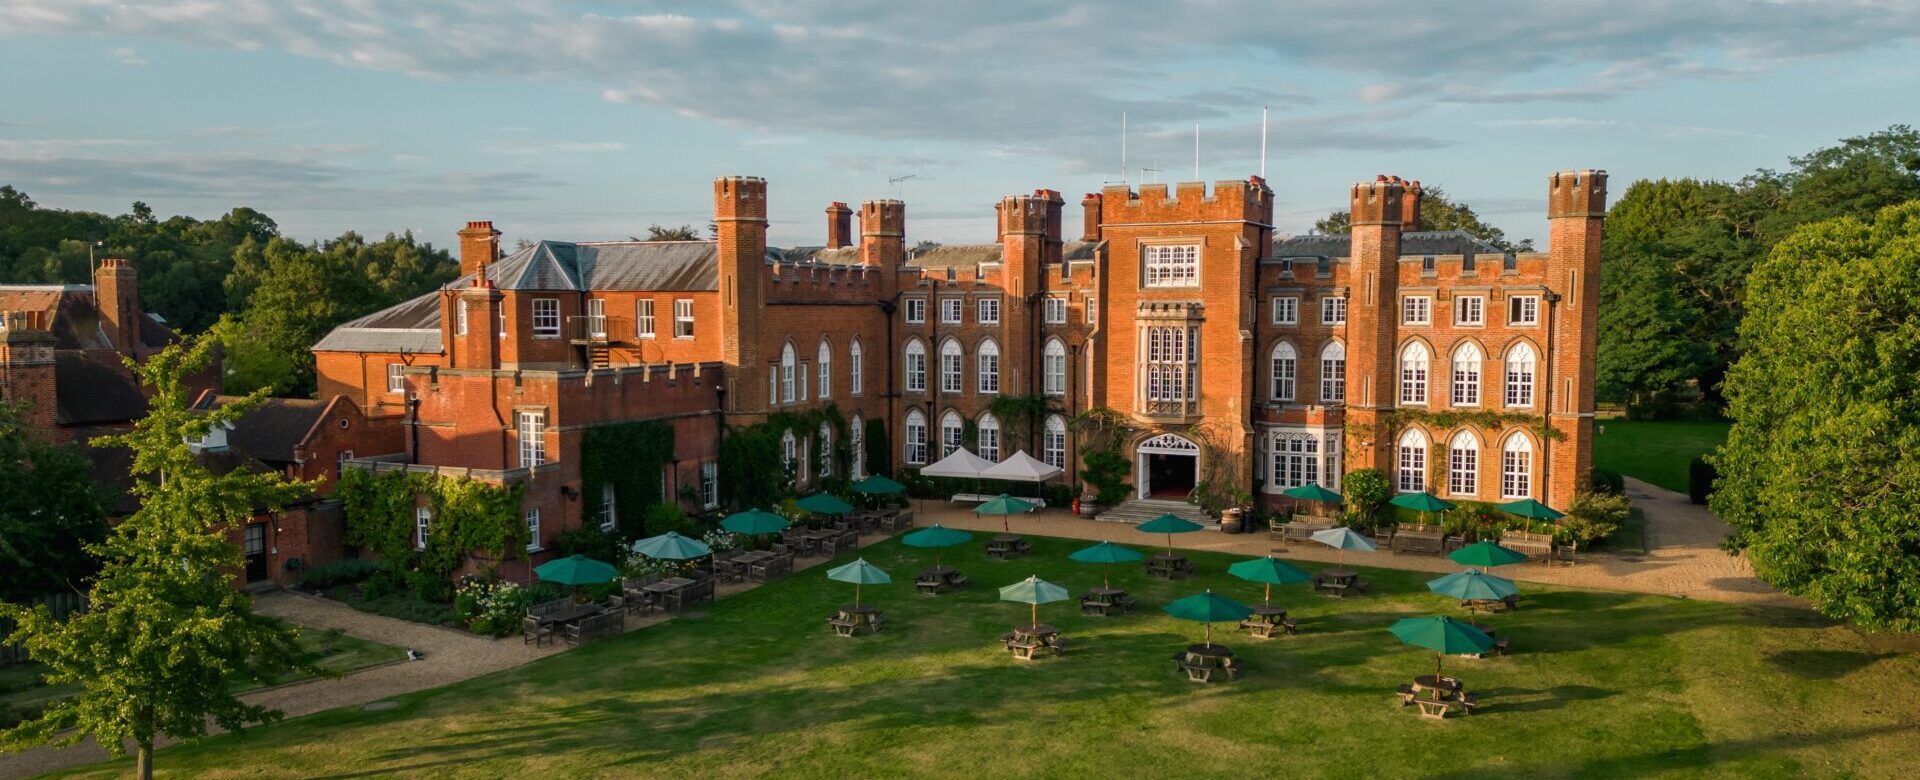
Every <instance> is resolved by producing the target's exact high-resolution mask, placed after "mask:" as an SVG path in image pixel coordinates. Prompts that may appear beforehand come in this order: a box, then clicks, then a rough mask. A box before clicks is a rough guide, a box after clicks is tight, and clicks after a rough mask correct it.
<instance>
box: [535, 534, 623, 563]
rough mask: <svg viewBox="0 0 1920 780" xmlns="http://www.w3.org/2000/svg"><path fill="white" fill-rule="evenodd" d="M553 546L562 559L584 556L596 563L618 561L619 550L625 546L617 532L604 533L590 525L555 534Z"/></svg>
mask: <svg viewBox="0 0 1920 780" xmlns="http://www.w3.org/2000/svg"><path fill="white" fill-rule="evenodd" d="M553 546H554V549H555V550H556V551H558V552H559V553H560V557H562V558H564V557H567V556H569V555H585V556H587V557H588V558H592V559H594V560H597V561H608V562H612V561H617V560H620V553H621V550H622V549H623V548H624V547H625V546H626V545H624V544H622V543H621V538H620V534H619V533H618V532H616V531H605V530H601V528H600V527H599V526H597V525H590V526H581V527H579V528H569V529H567V530H565V531H561V532H560V533H558V534H555V535H554V537H553Z"/></svg>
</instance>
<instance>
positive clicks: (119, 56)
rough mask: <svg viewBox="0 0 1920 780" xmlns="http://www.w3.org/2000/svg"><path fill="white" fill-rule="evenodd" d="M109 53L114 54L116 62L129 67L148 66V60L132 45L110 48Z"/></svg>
mask: <svg viewBox="0 0 1920 780" xmlns="http://www.w3.org/2000/svg"><path fill="white" fill-rule="evenodd" d="M107 53H108V54H110V55H113V59H114V61H115V62H118V63H120V64H122V65H126V66H128V67H134V68H144V67H146V66H147V61H146V60H145V59H143V58H142V57H141V56H140V52H139V51H137V50H135V49H133V48H130V47H122V48H118V49H111V50H108V52H107Z"/></svg>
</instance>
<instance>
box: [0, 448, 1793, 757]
mask: <svg viewBox="0 0 1920 780" xmlns="http://www.w3.org/2000/svg"><path fill="white" fill-rule="evenodd" d="M1626 487H1627V495H1628V496H1629V497H1631V498H1632V499H1633V502H1634V505H1635V506H1638V507H1640V509H1641V511H1642V512H1644V513H1645V515H1646V519H1647V548H1648V550H1647V554H1646V555H1636V556H1626V555H1610V554H1591V555H1582V556H1581V559H1580V562H1579V563H1578V564H1576V565H1573V566H1543V565H1537V564H1522V565H1519V566H1508V567H1504V568H1502V569H1501V570H1500V575H1501V576H1503V577H1508V578H1511V579H1515V580H1520V581H1523V582H1539V583H1546V584H1552V585H1571V586H1577V587H1588V588H1604V589H1609V590H1624V591H1632V592H1639V593H1657V594H1662V595H1670V596H1682V597H1687V598H1698V599H1706V600H1709V601H1721V602H1728V603H1735V604H1763V605H1770V606H1788V607H1800V608H1804V607H1805V606H1806V603H1805V602H1803V601H1801V600H1799V599H1795V598H1792V597H1789V596H1786V595H1783V594H1781V593H1779V592H1778V591H1775V590H1774V589H1773V588H1771V587H1769V586H1768V585H1767V584H1766V583H1763V582H1761V581H1760V580H1759V579H1756V578H1755V577H1754V576H1753V569H1752V567H1750V566H1748V565H1747V562H1746V560H1745V559H1743V558H1738V557H1734V556H1731V555H1728V554H1726V553H1725V552H1722V551H1721V550H1720V547H1719V544H1720V540H1721V539H1722V538H1724V537H1725V536H1726V534H1727V526H1726V524H1725V523H1723V522H1721V520H1720V518H1718V517H1715V516H1714V515H1713V514H1712V513H1711V512H1708V511H1707V510H1706V508H1705V507H1700V506H1695V505H1693V504H1691V503H1688V502H1687V497H1686V496H1685V495H1682V494H1679V493H1675V492H1673V491H1671V490H1667V489H1665V488H1661V487H1658V486H1655V485H1650V484H1647V483H1645V482H1641V481H1639V480H1636V479H1632V478H1628V479H1627V481H1626ZM915 510H916V513H917V514H918V516H919V521H918V523H917V525H922V526H924V525H928V524H931V523H940V524H942V525H946V526H948V527H951V528H966V529H971V530H977V531H999V530H1000V528H1001V520H1000V519H999V518H980V517H976V516H974V514H973V513H972V512H971V511H968V509H967V508H965V507H957V506H952V505H948V504H944V503H940V502H934V501H916V502H915ZM1009 523H1010V525H1011V526H1012V529H1013V531H1014V533H1023V534H1034V535H1045V536H1062V537H1067V538H1076V539H1088V540H1099V539H1109V540H1113V541H1117V542H1125V543H1129V544H1146V543H1149V542H1151V543H1155V544H1159V543H1164V541H1165V539H1166V537H1164V536H1159V537H1154V538H1153V539H1148V538H1147V537H1146V536H1144V535H1142V534H1139V533H1138V532H1135V531H1134V530H1133V528H1132V527H1131V526H1129V525H1125V524H1121V523H1106V522H1100V521H1096V520H1084V519H1081V518H1079V517H1074V516H1070V515H1068V514H1067V513H1066V512H1063V511H1058V510H1050V511H1046V512H1041V513H1038V514H1034V515H1025V516H1020V517H1014V518H1010V519H1009ZM884 538H885V537H882V536H868V537H865V538H863V539H861V544H862V546H865V545H869V544H873V543H874V542H878V541H881V540H883V539H884ZM1173 540H1174V546H1175V547H1178V548H1182V549H1188V550H1203V551H1210V552H1227V553H1233V554H1239V555H1250V556H1251V555H1266V554H1268V553H1274V554H1277V555H1281V556H1284V557H1287V558H1293V559H1297V560H1307V561H1317V562H1327V563H1331V562H1333V561H1335V560H1338V554H1337V553H1336V552H1335V551H1334V550H1331V549H1328V548H1325V547H1322V546H1320V545H1318V544H1314V543H1311V542H1309V543H1305V544H1299V543H1294V544H1286V545H1281V544H1279V543H1276V542H1273V541H1271V540H1269V539H1268V538H1267V535H1266V534H1264V533H1259V534H1238V535H1229V534H1221V533H1213V532H1202V533H1193V534H1181V535H1176V536H1174V537H1173ZM1346 560H1347V561H1348V562H1351V563H1354V564H1358V565H1362V566H1378V567H1381V568H1390V569H1408V570H1413V571H1431V572H1453V571H1458V570H1459V569H1460V567H1459V565H1458V564H1455V563H1453V562H1451V561H1448V560H1446V559H1444V558H1440V557H1437V556H1430V555H1395V554H1392V553H1387V552H1375V553H1347V554H1346ZM822 563H825V561H824V560H823V559H819V558H810V559H808V560H807V561H805V562H800V563H797V564H796V565H795V566H794V570H795V571H796V572H798V571H804V570H807V569H811V568H813V567H815V566H819V565H820V564H822ZM757 586H758V583H744V584H726V583H723V584H721V585H720V587H719V589H718V595H719V597H720V598H725V597H727V596H730V595H733V594H735V593H738V592H740V591H743V590H747V589H749V588H753V587H757ZM255 609H256V610H257V611H259V612H260V613H261V614H265V615H272V616H274V617H278V618H281V619H283V620H286V621H288V622H290V623H294V624H296V625H300V626H306V627H310V628H319V629H328V628H337V629H339V630H341V631H342V632H345V633H347V634H350V635H353V636H356V637H359V638H362V639H368V640H372V641H375V642H383V643H386V644H390V645H398V646H401V647H411V648H414V649H416V650H419V651H421V652H422V653H424V654H425V656H426V657H425V658H424V659H423V660H420V661H409V662H402V663H398V664H391V665H388V666H381V667H376V668H373V669H367V670H364V671H361V672H357V673H355V674H351V675H348V676H346V677H342V678H338V679H331V680H327V679H320V680H308V681H306V682H300V683H294V684H292V685H286V686H281V687H278V688H270V689H266V690H261V691H255V692H253V693H248V694H244V695H243V696H241V698H242V699H245V700H246V701H249V702H253V703H259V704H264V705H266V706H269V707H273V708H275V709H278V710H280V711H282V712H284V713H286V716H287V717H289V718H293V717H298V716H301V715H307V714H310V713H314V712H319V711H321V710H328V709H333V708H336V707H352V706H363V705H366V704H370V703H373V702H377V701H381V700H383V699H386V698H389V697H392V696H396V695H399V694H403V693H409V692H412V691H418V690H422V689H425V688H433V687H438V686H441V685H447V684H450V683H454V682H459V681H461V680H466V679H469V678H473V677H478V676H480V675H483V674H491V673H493V672H497V671H501V670H503V669H510V668H513V667H515V666H519V665H521V664H524V663H527V662H528V661H532V660H534V659H536V658H540V657H543V656H546V655H551V654H553V653H556V652H560V651H562V650H563V649H564V646H563V645H561V644H560V643H555V644H553V645H550V646H547V647H539V648H536V647H532V646H529V645H527V644H525V643H523V642H521V641H519V640H518V639H517V638H509V639H504V640H492V639H485V638H482V637H477V636H474V635H472V634H468V633H465V632H462V631H456V630H453V629H446V628H436V627H433V626H425V625H421V624H418V623H411V622H408V621H404V620H397V619H394V618H388V617H382V616H380V615H373V614H369V613H365V612H360V611H358V610H355V609H353V608H351V607H348V606H346V605H344V604H340V603H338V602H334V601H330V600H328V599H323V598H317V597H313V596H307V595H304V594H298V593H292V592H282V593H272V594H268V595H265V596H262V597H260V598H259V599H257V600H256V601H255ZM669 619H671V618H669V617H666V616H657V615H656V616H650V617H645V618H633V617H629V618H628V619H627V630H628V631H633V630H636V629H639V628H642V627H645V626H650V625H653V624H655V623H659V622H662V621H665V620H669ZM105 757H106V754H105V752H104V751H101V750H100V749H99V748H98V747H95V746H94V745H91V744H87V745H81V746H78V747H73V748H66V749H59V750H54V749H47V748H39V749H35V750H30V751H27V752H25V753H17V754H11V755H5V756H0V780H6V779H10V778H21V777H28V776H30V775H34V774H38V773H41V772H48V771H52V770H55V769H64V768H67V767H73V766H79V765H82V764H87V763H92V762H95V761H100V760H102V759H104V758H105ZM163 761H164V759H163Z"/></svg>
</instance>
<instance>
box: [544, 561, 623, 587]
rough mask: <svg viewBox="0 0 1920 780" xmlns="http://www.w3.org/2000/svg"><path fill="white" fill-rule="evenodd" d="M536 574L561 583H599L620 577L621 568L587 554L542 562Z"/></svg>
mask: <svg viewBox="0 0 1920 780" xmlns="http://www.w3.org/2000/svg"><path fill="white" fill-rule="evenodd" d="M533 573H534V576H536V577H539V578H540V579H541V580H544V581H546V582H552V583H557V584H560V585H573V586H580V585H599V584H601V583H603V582H612V581H614V580H617V579H620V570H619V569H616V568H614V567H613V564H611V563H607V562H606V561H596V560H594V559H592V558H588V557H587V556H585V555H574V556H570V557H567V558H559V559H556V560H551V561H547V562H546V563H543V564H540V566H539V567H537V568H535V569H534V570H533Z"/></svg>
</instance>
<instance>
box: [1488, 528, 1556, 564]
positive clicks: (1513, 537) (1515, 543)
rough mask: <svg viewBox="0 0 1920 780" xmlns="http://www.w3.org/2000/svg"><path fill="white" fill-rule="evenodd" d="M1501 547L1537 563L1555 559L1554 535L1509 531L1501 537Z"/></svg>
mask: <svg viewBox="0 0 1920 780" xmlns="http://www.w3.org/2000/svg"><path fill="white" fill-rule="evenodd" d="M1500 546H1501V547H1505V548H1507V549H1509V550H1512V551H1514V552H1517V553H1521V554H1523V555H1525V556H1527V557H1528V558H1531V559H1533V560H1536V561H1546V560H1551V559H1552V558H1553V535H1552V534H1536V533H1528V532H1526V531H1508V532H1506V533H1505V534H1503V535H1501V537H1500Z"/></svg>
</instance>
